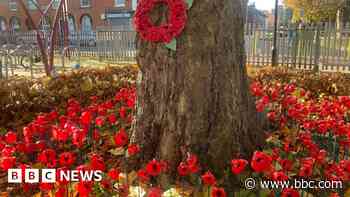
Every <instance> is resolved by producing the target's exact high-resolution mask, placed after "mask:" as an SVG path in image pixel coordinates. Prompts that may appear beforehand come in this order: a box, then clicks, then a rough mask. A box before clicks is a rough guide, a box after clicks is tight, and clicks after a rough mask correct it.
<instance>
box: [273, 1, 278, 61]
mask: <svg viewBox="0 0 350 197" xmlns="http://www.w3.org/2000/svg"><path fill="white" fill-rule="evenodd" d="M277 30H278V0H275V21H274V31H273V48H272V66H277Z"/></svg>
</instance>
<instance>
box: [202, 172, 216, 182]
mask: <svg viewBox="0 0 350 197" xmlns="http://www.w3.org/2000/svg"><path fill="white" fill-rule="evenodd" d="M202 180H203V183H204V184H205V185H210V186H213V185H215V184H216V178H215V176H214V175H213V174H212V173H211V172H210V171H208V172H206V173H205V174H203V175H202Z"/></svg>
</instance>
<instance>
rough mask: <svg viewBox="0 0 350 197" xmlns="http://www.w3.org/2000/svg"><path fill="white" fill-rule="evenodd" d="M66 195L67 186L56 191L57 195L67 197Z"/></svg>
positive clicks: (57, 196) (56, 196)
mask: <svg viewBox="0 0 350 197" xmlns="http://www.w3.org/2000/svg"><path fill="white" fill-rule="evenodd" d="M65 196H66V189H65V188H62V187H60V188H58V190H57V191H56V193H55V197H65Z"/></svg>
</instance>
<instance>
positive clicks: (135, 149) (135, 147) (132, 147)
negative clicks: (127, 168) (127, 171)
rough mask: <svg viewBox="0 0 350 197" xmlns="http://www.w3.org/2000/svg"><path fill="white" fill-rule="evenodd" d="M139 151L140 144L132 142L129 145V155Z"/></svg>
mask: <svg viewBox="0 0 350 197" xmlns="http://www.w3.org/2000/svg"><path fill="white" fill-rule="evenodd" d="M139 152H140V147H139V145H137V144H130V145H129V146H128V154H129V156H133V155H136V154H137V153H139Z"/></svg>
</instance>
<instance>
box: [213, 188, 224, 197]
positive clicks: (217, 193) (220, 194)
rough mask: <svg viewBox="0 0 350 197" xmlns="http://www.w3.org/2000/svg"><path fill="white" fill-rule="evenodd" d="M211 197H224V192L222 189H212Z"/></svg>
mask: <svg viewBox="0 0 350 197" xmlns="http://www.w3.org/2000/svg"><path fill="white" fill-rule="evenodd" d="M211 197H226V192H225V190H224V188H218V187H213V189H212V190H211Z"/></svg>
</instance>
